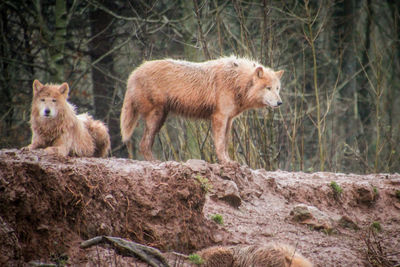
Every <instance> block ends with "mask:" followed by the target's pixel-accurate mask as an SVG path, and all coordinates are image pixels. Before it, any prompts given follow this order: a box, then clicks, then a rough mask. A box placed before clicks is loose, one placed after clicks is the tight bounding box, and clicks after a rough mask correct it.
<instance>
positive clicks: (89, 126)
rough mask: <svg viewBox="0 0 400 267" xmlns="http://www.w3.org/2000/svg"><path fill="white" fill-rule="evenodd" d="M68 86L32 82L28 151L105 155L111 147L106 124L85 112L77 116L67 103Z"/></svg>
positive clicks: (63, 154) (64, 154)
mask: <svg viewBox="0 0 400 267" xmlns="http://www.w3.org/2000/svg"><path fill="white" fill-rule="evenodd" d="M68 92H69V86H68V84H67V83H63V84H61V85H55V84H45V85H43V84H41V83H40V82H39V81H38V80H35V81H34V82H33V100H32V111H31V119H30V123H31V129H32V141H31V144H30V145H29V146H27V147H26V149H28V150H33V149H38V148H44V149H45V151H47V152H48V153H50V154H58V155H61V156H67V155H70V156H78V157H91V156H95V157H105V156H107V154H108V152H109V150H110V136H109V134H108V129H107V127H106V126H105V125H104V124H103V123H102V122H101V121H98V120H94V119H93V118H92V117H91V116H90V115H88V114H86V113H85V114H80V115H76V112H75V107H74V106H73V105H71V104H70V103H68V101H67V98H68Z"/></svg>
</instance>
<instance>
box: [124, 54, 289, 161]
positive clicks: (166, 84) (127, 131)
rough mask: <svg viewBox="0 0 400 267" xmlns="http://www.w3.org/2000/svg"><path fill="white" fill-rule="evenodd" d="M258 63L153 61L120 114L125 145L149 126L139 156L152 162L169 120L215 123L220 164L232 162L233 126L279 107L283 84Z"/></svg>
mask: <svg viewBox="0 0 400 267" xmlns="http://www.w3.org/2000/svg"><path fill="white" fill-rule="evenodd" d="M282 74H283V71H277V72H275V71H273V70H271V69H269V68H266V67H264V66H262V65H260V64H259V63H257V62H254V61H251V60H247V59H242V58H235V57H227V58H220V59H216V60H211V61H206V62H203V63H193V62H187V61H181V60H172V59H165V60H155V61H148V62H145V63H144V64H142V65H141V66H139V67H138V68H137V69H136V70H134V71H133V72H132V73H131V75H130V76H129V78H128V83H127V84H128V85H127V90H126V93H125V99H124V103H123V107H122V111H121V134H122V140H123V142H125V143H127V142H129V141H130V138H131V135H132V133H133V130H134V129H135V127H136V124H137V122H138V119H139V117H140V116H141V117H142V118H143V119H144V121H145V130H144V133H143V137H142V140H141V142H140V151H141V153H142V154H143V155H144V157H145V159H147V160H152V159H153V155H152V152H151V147H152V145H153V142H154V137H155V135H156V134H157V132H158V131H159V130H160V128H161V127H162V125H163V123H164V122H165V119H166V118H167V115H168V114H169V113H174V114H178V115H182V116H185V117H192V118H201V119H210V120H211V122H212V129H213V138H214V143H215V148H216V153H217V157H218V159H219V160H220V161H221V162H222V163H227V162H230V159H229V156H228V153H227V150H226V143H227V139H228V135H229V132H230V129H231V126H232V120H233V119H234V118H235V117H236V116H237V115H239V114H240V113H241V112H243V111H245V110H247V109H251V108H262V107H267V106H268V107H272V108H275V107H278V106H279V105H281V104H282V100H281V98H280V96H279V92H280V87H281V83H280V78H281V77H282Z"/></svg>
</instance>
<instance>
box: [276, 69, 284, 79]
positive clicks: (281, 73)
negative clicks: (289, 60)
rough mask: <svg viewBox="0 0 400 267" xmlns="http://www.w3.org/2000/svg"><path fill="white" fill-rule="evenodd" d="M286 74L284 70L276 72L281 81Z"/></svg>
mask: <svg viewBox="0 0 400 267" xmlns="http://www.w3.org/2000/svg"><path fill="white" fill-rule="evenodd" d="M284 72H285V71H284V70H278V71H276V72H275V75H276V76H277V77H278V78H279V79H280V78H282V75H283V73H284Z"/></svg>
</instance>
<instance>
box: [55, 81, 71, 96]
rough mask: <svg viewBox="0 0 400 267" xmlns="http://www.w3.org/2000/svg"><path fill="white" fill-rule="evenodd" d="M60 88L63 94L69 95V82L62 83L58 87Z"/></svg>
mask: <svg viewBox="0 0 400 267" xmlns="http://www.w3.org/2000/svg"><path fill="white" fill-rule="evenodd" d="M58 90H59V91H60V93H61V94H62V95H64V96H65V97H66V98H67V97H68V93H69V86H68V83H63V84H61V85H60V87H59V88H58Z"/></svg>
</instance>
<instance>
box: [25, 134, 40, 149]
mask: <svg viewBox="0 0 400 267" xmlns="http://www.w3.org/2000/svg"><path fill="white" fill-rule="evenodd" d="M43 146H44V143H43V140H42V139H41V138H40V137H39V136H37V135H35V134H33V135H32V141H31V143H30V144H29V145H27V146H24V147H23V148H22V150H23V151H28V150H34V149H38V148H42V147H43Z"/></svg>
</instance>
